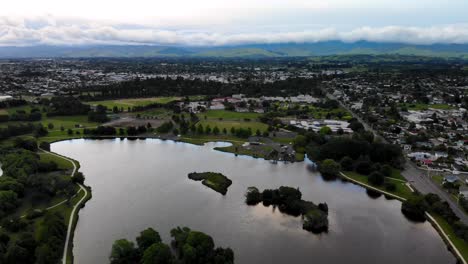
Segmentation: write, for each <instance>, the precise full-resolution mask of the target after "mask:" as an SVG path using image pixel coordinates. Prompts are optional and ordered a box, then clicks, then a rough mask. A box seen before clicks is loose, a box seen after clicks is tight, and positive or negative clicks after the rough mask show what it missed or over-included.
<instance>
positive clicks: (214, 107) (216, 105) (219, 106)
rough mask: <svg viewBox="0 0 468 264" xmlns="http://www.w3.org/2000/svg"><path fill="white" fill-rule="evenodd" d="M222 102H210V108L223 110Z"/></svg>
mask: <svg viewBox="0 0 468 264" xmlns="http://www.w3.org/2000/svg"><path fill="white" fill-rule="evenodd" d="M224 108H225V107H224V104H223V103H215V102H213V103H211V106H210V109H211V110H224Z"/></svg>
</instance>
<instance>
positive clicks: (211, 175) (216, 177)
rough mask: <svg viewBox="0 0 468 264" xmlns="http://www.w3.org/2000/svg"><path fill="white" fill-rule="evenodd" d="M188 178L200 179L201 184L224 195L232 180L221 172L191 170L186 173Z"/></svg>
mask: <svg viewBox="0 0 468 264" xmlns="http://www.w3.org/2000/svg"><path fill="white" fill-rule="evenodd" d="M188 177H189V179H191V180H194V181H202V184H203V185H205V186H207V187H209V188H211V189H213V190H215V191H217V192H219V193H221V194H222V195H226V193H227V191H228V188H229V186H231V184H232V181H231V180H230V179H228V178H227V177H226V176H224V175H223V174H221V173H217V172H192V173H189V174H188Z"/></svg>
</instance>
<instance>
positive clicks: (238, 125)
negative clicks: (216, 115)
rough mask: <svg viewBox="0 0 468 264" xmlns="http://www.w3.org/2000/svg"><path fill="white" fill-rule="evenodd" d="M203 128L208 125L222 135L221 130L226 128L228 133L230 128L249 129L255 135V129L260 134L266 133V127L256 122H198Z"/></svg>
mask: <svg viewBox="0 0 468 264" xmlns="http://www.w3.org/2000/svg"><path fill="white" fill-rule="evenodd" d="M199 123H200V124H201V125H203V127H206V126H207V125H209V126H210V127H211V129H213V128H214V127H215V126H217V127H218V128H219V130H220V131H221V133H222V130H223V129H224V128H226V130H227V131H228V133H229V132H230V130H231V128H232V127H234V128H245V129H247V128H249V127H250V128H251V129H252V133H255V132H256V131H257V129H259V130H260V131H261V132H263V131H266V130H267V129H268V125H266V124H264V123H260V122H256V121H224V120H222V121H219V120H202V121H200V122H199Z"/></svg>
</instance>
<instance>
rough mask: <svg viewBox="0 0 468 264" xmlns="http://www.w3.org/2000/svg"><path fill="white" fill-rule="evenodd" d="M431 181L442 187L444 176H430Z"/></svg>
mask: <svg viewBox="0 0 468 264" xmlns="http://www.w3.org/2000/svg"><path fill="white" fill-rule="evenodd" d="M432 180H433V181H434V182H435V183H437V184H438V185H442V182H443V181H444V176H442V175H434V176H432Z"/></svg>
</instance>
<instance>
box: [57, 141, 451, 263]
mask: <svg viewBox="0 0 468 264" xmlns="http://www.w3.org/2000/svg"><path fill="white" fill-rule="evenodd" d="M217 146H219V145H217V144H215V143H208V144H207V145H205V146H195V145H190V144H185V143H176V142H172V141H161V140H154V139H147V140H145V141H143V140H120V139H114V140H83V139H81V140H72V141H63V142H58V143H55V144H53V145H52V149H53V151H55V152H58V153H60V154H63V155H65V156H68V157H72V158H74V159H77V160H80V163H81V166H82V168H81V170H82V171H83V172H84V173H85V175H86V176H87V179H86V183H87V185H90V186H92V187H93V200H91V201H90V202H89V203H87V205H86V207H85V208H84V209H82V210H80V221H79V222H78V224H77V228H76V234H75V249H74V253H75V256H76V262H77V263H96V262H100V261H101V262H102V261H106V260H107V255H108V253H109V250H110V246H109V247H108V244H107V242H106V241H113V240H115V239H118V238H123V237H125V238H130V237H133V236H132V235H134V233H135V232H138V230H141V228H144V227H145V225H146V226H148V225H151V226H154V225H155V224H156V225H157V226H156V227H157V228H158V229H161V230H165V229H166V228H165V226H166V225H167V226H169V223H171V224H170V225H171V226H173V225H174V222H175V223H176V224H180V225H188V226H192V227H194V228H196V229H198V230H202V231H204V232H207V233H211V234H212V235H213V237H214V238H215V239H216V240H217V241H220V243H221V245H222V246H231V247H232V248H233V249H234V251H235V252H236V256H237V255H239V258H238V261H236V262H237V263H248V261H250V262H251V261H270V262H271V263H283V262H285V261H288V260H289V261H291V260H293V261H294V262H295V263H306V262H307V260H310V258H311V257H313V258H315V259H317V260H318V261H319V262H325V261H327V262H328V263H340V260H341V261H342V257H343V255H346V256H347V259H351V260H355V261H360V262H361V263H373V261H374V260H375V259H376V258H377V257H378V255H379V254H380V255H381V254H387V255H388V254H390V256H389V257H388V259H387V260H388V262H385V263H395V262H402V261H405V262H407V261H410V260H413V261H418V260H424V261H425V262H426V263H450V261H451V260H454V258H453V256H452V255H451V254H450V253H449V252H448V251H447V250H445V245H444V243H443V241H442V239H441V238H440V237H439V235H438V234H437V232H436V231H435V230H434V229H433V228H432V227H431V225H430V224H429V223H425V224H416V223H411V222H408V221H407V220H406V219H405V218H404V216H403V215H401V213H400V211H399V207H400V206H401V204H400V202H398V201H395V200H387V199H385V198H384V197H380V198H377V199H373V198H371V197H369V196H367V195H366V191H365V189H363V188H361V187H359V186H356V185H354V184H351V183H345V182H342V181H332V182H327V181H325V180H324V179H323V178H322V177H321V176H320V175H319V174H318V173H315V172H310V171H309V170H308V169H307V168H308V164H307V162H301V163H288V164H285V163H278V164H272V163H271V162H268V161H265V160H262V159H253V158H249V157H246V156H242V157H241V156H238V157H235V156H234V155H233V154H227V153H222V152H218V151H215V150H213V148H214V147H217ZM207 161H209V162H207ZM181 164H183V166H181ZM169 167H170V168H171V170H168V169H167V168H169ZM191 171H220V172H221V173H224V174H226V175H227V176H229V178H231V179H232V180H233V185H232V186H231V187H230V190H229V192H228V193H227V195H226V196H225V197H221V196H219V194H216V193H213V191H212V190H206V189H200V188H199V186H196V185H197V183H196V182H193V181H191V180H189V179H187V178H186V177H187V176H186V175H187V173H189V172H191ZM129 175H131V177H129ZM281 185H289V186H300V187H301V192H303V194H304V198H305V199H307V200H320V201H324V202H327V203H328V204H329V206H330V233H328V234H324V235H318V236H317V235H312V234H308V232H307V231H303V230H301V228H300V226H301V219H299V218H295V217H291V216H285V215H283V214H281V213H280V212H278V211H277V210H274V209H273V208H272V207H264V206H263V205H259V206H254V207H248V206H245V205H244V204H243V203H244V197H243V194H244V192H245V189H246V188H247V187H248V186H259V187H261V188H262V189H264V188H274V187H279V186H281ZM121 193H126V196H125V197H121ZM335 193H339V194H340V195H339V196H338V197H337V195H334V194H335ZM167 201H171V203H170V205H168V203H167ZM119 208H125V210H121V209H119ZM194 210H195V211H194ZM120 211H125V212H120ZM103 212H105V213H103ZM109 223H110V224H109ZM140 227H141V228H140ZM298 227H299V228H298ZM364 227H365V228H364ZM388 230H392V232H391V233H389V232H387V231H388ZM97 237H99V239H97V240H96V239H95V238H97ZM358 238H359V239H365V240H369V241H370V240H371V241H378V243H375V245H371V246H370V247H371V249H364V248H361V247H359V243H358V241H356V240H355V239H358ZM280 241H282V242H281V243H279V242H280ZM285 241H286V242H285ZM421 241H425V243H423V244H422V243H421ZM281 244H283V245H286V244H287V245H288V246H287V249H285V248H284V246H283V247H281ZM368 247H369V246H368ZM332 248H334V249H335V250H337V249H339V251H340V252H342V254H341V256H335V254H334V252H336V251H335V250H331V249H332ZM410 248H411V249H412V251H411V253H410V251H408V250H409V249H410ZM364 252H366V254H368V255H366V256H364V257H363V256H362V254H363V253H364ZM427 252H430V253H427ZM358 255H360V256H358ZM426 260H427V261H426Z"/></svg>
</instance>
